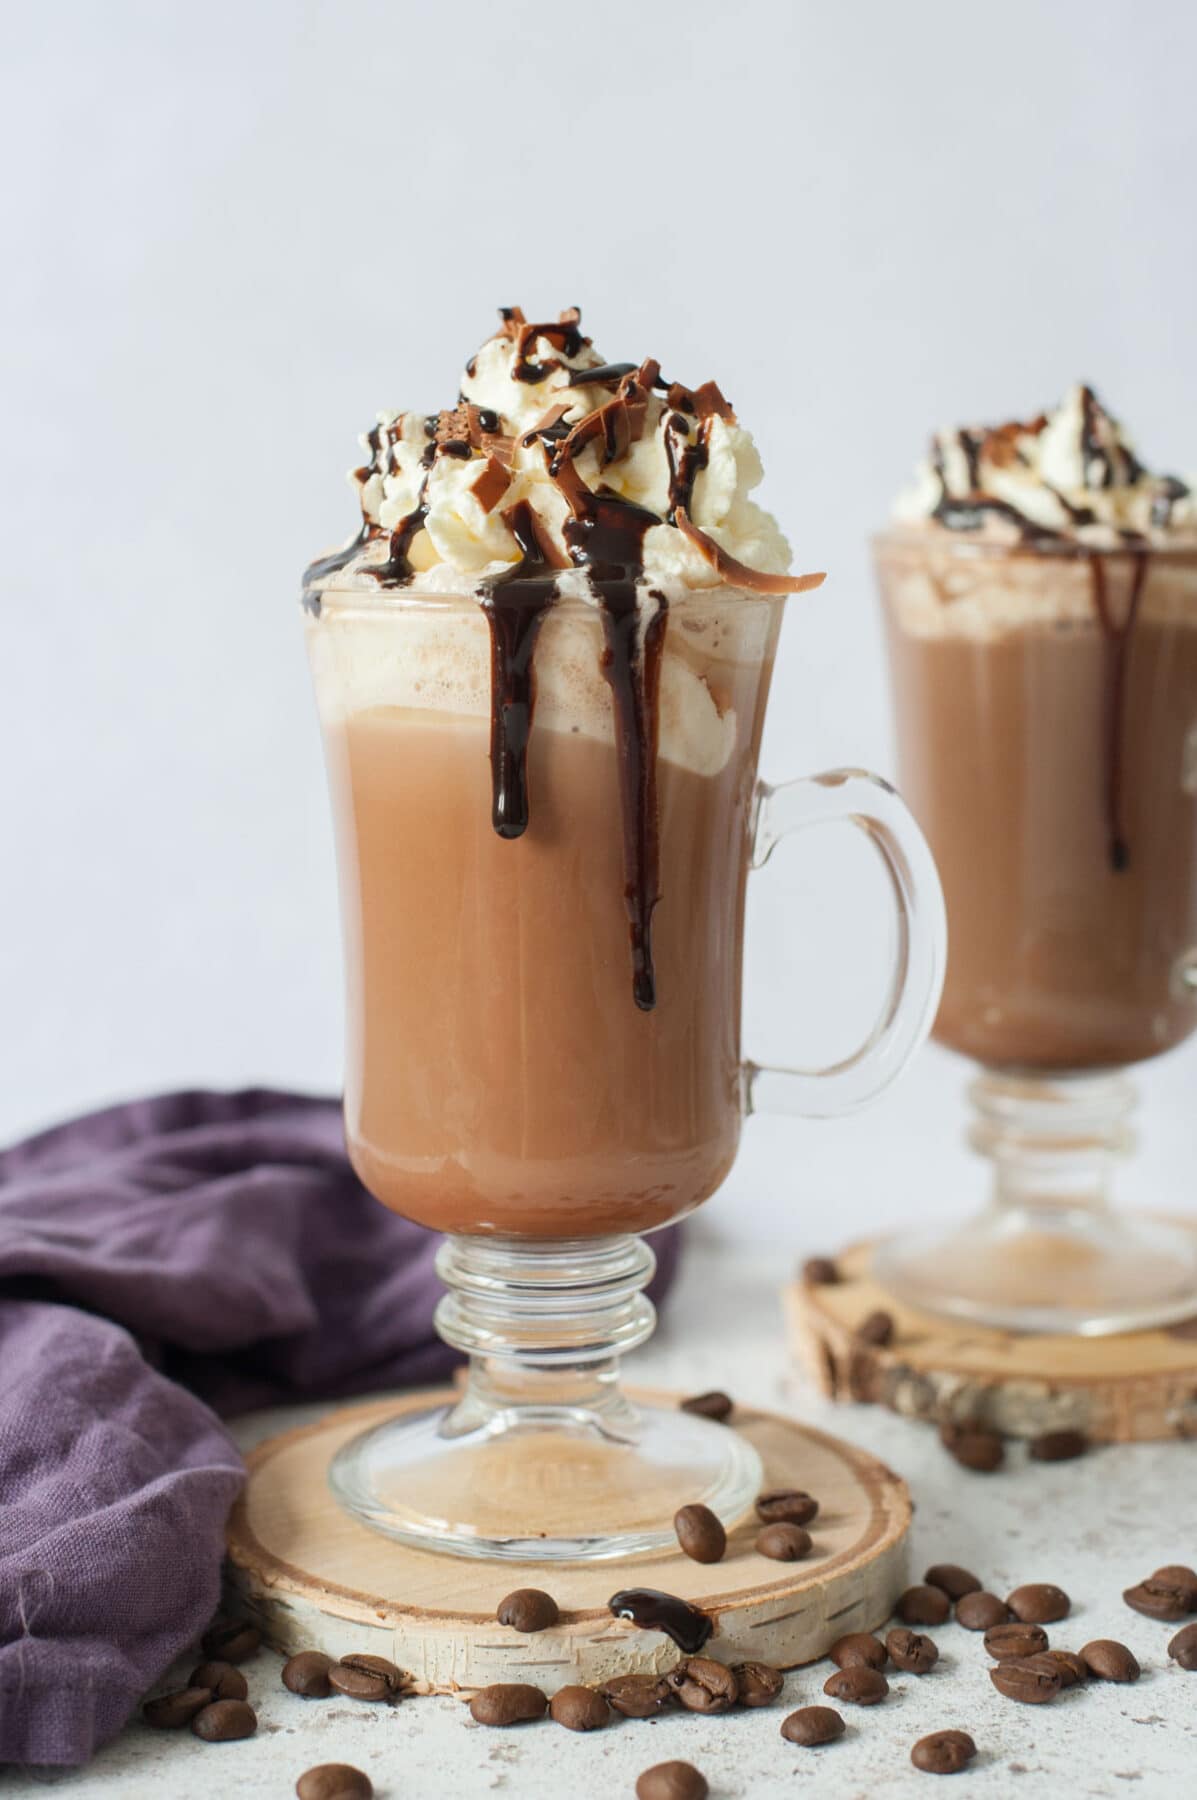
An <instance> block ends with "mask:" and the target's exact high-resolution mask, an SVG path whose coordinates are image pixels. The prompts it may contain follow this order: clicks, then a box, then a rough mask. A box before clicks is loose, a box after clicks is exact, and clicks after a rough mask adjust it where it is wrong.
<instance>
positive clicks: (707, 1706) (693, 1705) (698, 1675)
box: [666, 1656, 740, 1713]
mask: <svg viewBox="0 0 1197 1800" xmlns="http://www.w3.org/2000/svg"><path fill="white" fill-rule="evenodd" d="M666 1680H667V1681H668V1683H669V1685H670V1687H671V1688H672V1689H673V1691H674V1693H675V1694H676V1695H677V1697H678V1700H679V1701H680V1702H681V1704H682V1705H683V1706H684V1707H685V1709H686V1711H687V1712H697V1713H720V1712H727V1711H729V1709H730V1708H731V1707H733V1706H734V1705H735V1704H736V1699H737V1697H738V1695H739V1691H740V1690H739V1684H738V1682H737V1681H736V1677H735V1675H734V1674H733V1673H732V1671H731V1670H730V1669H729V1668H728V1667H727V1666H726V1664H724V1663H719V1662H715V1660H714V1659H713V1658H712V1657H709V1656H687V1657H686V1658H685V1659H684V1661H682V1662H680V1663H678V1665H677V1667H676V1668H673V1669H670V1671H669V1674H668V1675H667V1676H666Z"/></svg>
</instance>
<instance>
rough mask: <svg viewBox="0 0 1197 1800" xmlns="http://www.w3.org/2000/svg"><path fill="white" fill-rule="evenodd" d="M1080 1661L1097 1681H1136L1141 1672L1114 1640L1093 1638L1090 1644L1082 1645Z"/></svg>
mask: <svg viewBox="0 0 1197 1800" xmlns="http://www.w3.org/2000/svg"><path fill="white" fill-rule="evenodd" d="M1081 1661H1082V1662H1083V1663H1084V1665H1085V1667H1086V1668H1087V1669H1088V1671H1089V1673H1090V1675H1096V1677H1097V1679H1098V1680H1099V1681H1138V1679H1139V1676H1140V1675H1141V1674H1142V1672H1143V1671H1142V1670H1141V1669H1140V1667H1139V1665H1138V1663H1137V1662H1136V1660H1135V1658H1134V1657H1133V1656H1132V1655H1131V1653H1130V1651H1129V1650H1128V1649H1127V1647H1126V1645H1125V1644H1120V1643H1119V1642H1118V1641H1117V1639H1116V1638H1094V1640H1093V1642H1092V1643H1091V1644H1084V1645H1082V1647H1081Z"/></svg>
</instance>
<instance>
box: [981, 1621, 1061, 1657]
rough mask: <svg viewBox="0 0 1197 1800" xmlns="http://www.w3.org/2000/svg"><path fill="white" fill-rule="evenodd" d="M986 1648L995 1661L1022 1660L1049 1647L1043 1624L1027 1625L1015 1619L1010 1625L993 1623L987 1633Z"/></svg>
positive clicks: (1036, 1654)
mask: <svg viewBox="0 0 1197 1800" xmlns="http://www.w3.org/2000/svg"><path fill="white" fill-rule="evenodd" d="M985 1648H986V1650H987V1651H988V1652H989V1654H990V1656H992V1657H993V1659H994V1661H995V1662H1021V1661H1022V1660H1023V1658H1024V1657H1027V1656H1038V1655H1039V1654H1040V1653H1041V1652H1042V1651H1044V1650H1046V1649H1047V1633H1046V1631H1044V1629H1043V1627H1042V1625H1026V1624H1023V1623H1022V1621H1021V1620H1018V1619H1014V1620H1012V1621H1011V1623H1010V1624H1009V1625H993V1626H991V1627H990V1629H989V1630H988V1631H987V1632H986V1633H985Z"/></svg>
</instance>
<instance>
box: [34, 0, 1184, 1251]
mask: <svg viewBox="0 0 1197 1800" xmlns="http://www.w3.org/2000/svg"><path fill="white" fill-rule="evenodd" d="M1195 66H1197V12H1194V11H1193V10H1192V9H1191V8H1186V7H1182V6H1179V5H1177V4H1175V3H1173V0H1142V3H1141V4H1140V5H1139V6H1137V7H1135V8H1131V7H1128V6H1126V5H1125V4H1121V3H1119V0H1090V3H1080V0H1055V3H1054V4H1053V5H1051V6H1050V7H1049V6H1045V5H1042V4H1038V3H1036V0H1006V4H1004V5H1003V6H1002V7H1000V8H997V7H989V8H980V7H961V6H959V5H956V4H947V3H946V0H932V3H923V4H919V3H917V0H916V3H915V4H911V5H908V6H901V7H899V6H895V5H892V4H890V3H889V0H875V3H873V4H861V3H858V4H855V5H852V6H847V5H833V4H829V3H828V0H806V3H801V4H785V3H783V0H776V3H772V4H770V3H769V0H739V3H738V4H736V5H735V6H729V5H727V4H723V3H721V4H710V3H708V0H687V3H684V4H683V3H681V0H671V3H669V4H648V3H647V0H635V3H629V0H608V3H607V4H604V5H603V6H602V7H581V6H577V7H568V8H567V7H551V6H547V5H545V4H544V3H543V0H537V3H536V4H525V3H524V0H512V3H509V4H507V5H503V6H500V5H496V4H493V0H491V3H487V0H454V3H453V4H451V5H450V4H441V5H436V4H431V3H429V4H399V3H398V0H356V3H355V4H354V5H352V6H348V5H340V4H335V3H334V0H328V3H326V4H297V3H294V0H241V3H240V4H237V5H232V4H230V3H229V0H208V3H207V4H205V5H204V6H202V7H184V6H181V5H170V4H168V5H163V4H161V3H160V0H145V3H143V4H137V3H135V0H107V3H106V4H105V5H103V6H100V5H97V4H95V3H94V0H59V3H58V4H57V5H55V6H54V7H52V8H32V7H28V8H22V9H20V12H19V14H16V15H14V17H13V18H11V19H10V20H9V21H8V24H7V26H6V31H5V56H4V73H3V83H4V92H3V95H2V97H0V134H2V135H3V139H4V140H5V143H4V145H3V149H4V153H5V162H6V167H7V178H6V181H5V183H4V189H3V197H2V201H0V204H2V205H3V208H4V211H5V214H6V215H7V216H6V219H5V222H4V242H5V245H6V255H5V270H4V275H3V280H2V281H0V307H2V308H3V314H4V330H3V332H2V334H0V357H2V359H3V367H4V377H5V388H6V396H7V397H6V399H5V401H4V408H3V412H4V419H5V425H6V427H7V429H6V431H5V432H4V434H3V441H4V448H3V455H4V459H5V461H4V467H3V471H2V480H3V489H2V491H3V494H4V496H5V500H6V502H7V512H6V517H7V529H6V542H7V558H8V561H9V564H10V569H11V577H10V580H9V583H8V589H7V593H6V596H5V601H4V606H3V613H2V618H3V625H2V637H0V748H2V750H3V759H4V760H3V781H2V783H0V808H2V815H0V829H2V832H3V836H2V839H0V841H2V842H3V846H4V858H3V875H2V879H0V1018H2V1033H0V1136H4V1137H8V1136H11V1135H13V1134H16V1133H18V1132H20V1131H22V1130H24V1129H25V1128H27V1127H30V1126H33V1125H36V1124H39V1123H41V1122H44V1121H47V1120H49V1119H51V1118H53V1117H56V1116H58V1115H61V1114H63V1113H65V1112H67V1111H68V1110H70V1109H73V1108H77V1107H81V1106H85V1105H88V1104H92V1103H95V1102H100V1101H104V1100H107V1099H110V1098H113V1097H117V1096H121V1095H125V1094H128V1093H130V1092H133V1091H135V1090H140V1089H147V1088H158V1087H164V1086H169V1085H172V1084H175V1083H180V1082H212V1083H218V1084H228V1083H236V1082H240V1081H243V1080H264V1081H271V1082H278V1083H293V1084H297V1085H299V1086H302V1087H305V1088H324V1087H331V1086H332V1085H333V1084H334V1083H335V1082H336V1079H337V1072H338V1066H339V1058H340V1004H339V970H338V946H337V924H336V903H335V891H334V881H333V866H332V853H331V843H330V836H329V829H328V822H327V817H326V810H325V799H324V792H323V785H322V772H321V767H320V757H319V749H318V744H317V739H316V732H315V727H314V722H313V718H312V714H311V707H310V702H309V697H308V691H307V682H306V673H305V669H304V666H303V661H302V657H301V651H300V634H299V628H298V614H297V609H296V605H295V594H296V584H297V578H298V573H299V571H300V569H301V568H302V567H303V565H304V563H305V562H306V561H307V560H308V558H309V557H310V556H311V555H312V554H313V553H314V552H315V551H316V550H318V549H319V548H321V547H322V546H324V545H326V544H328V543H330V542H332V541H336V540H339V539H340V538H341V537H342V536H344V535H346V534H347V532H348V531H349V529H350V528H351V525H352V518H353V502H352V499H351V496H350V495H349V493H348V490H347V489H346V488H345V487H344V485H343V481H342V471H343V470H344V469H345V468H346V467H348V465H349V463H350V462H351V461H352V460H354V449H355V434H356V432H357V431H358V430H360V429H362V428H363V427H365V426H367V425H368V424H369V423H370V422H371V420H372V417H373V414H374V412H375V410H376V409H377V408H378V407H379V406H383V405H406V404H409V403H410V404H414V405H418V406H421V407H429V408H431V407H435V406H437V405H439V404H442V403H446V402H448V401H450V400H451V399H452V397H453V395H454V393H455V391H456V376H457V372H458V369H459V367H460V365H461V363H462V362H463V360H464V358H465V356H466V355H467V354H468V353H469V351H470V350H471V349H472V348H474V347H475V345H476V344H477V342H478V341H479V340H480V339H481V338H482V337H483V336H485V335H486V334H487V333H488V332H489V330H490V329H491V321H492V317H493V310H492V309H493V308H494V306H495V305H497V304H498V303H500V302H512V301H514V302H518V303H521V304H523V305H524V306H525V307H526V308H528V309H530V310H533V309H534V310H544V309H549V308H552V309H556V308H557V307H559V306H560V305H564V304H567V303H570V302H573V301H579V302H580V303H581V304H582V305H583V308H584V312H585V318H586V321H587V323H588V325H589V326H590V328H591V329H592V331H593V332H594V334H595V336H596V339H597V342H598V345H599V347H600V349H602V350H603V351H604V352H605V353H606V354H607V355H609V356H611V357H613V358H615V357H626V356H633V357H639V356H641V355H643V354H647V353H653V354H656V355H659V356H660V358H661V359H662V361H663V362H664V364H665V366H666V368H667V370H669V371H670V372H673V371H676V372H677V373H678V375H679V376H680V377H682V378H684V379H687V380H695V381H697V380H700V379H702V378H703V377H705V376H707V375H714V376H716V377H717V378H718V380H719V381H720V382H721V384H722V385H723V386H724V388H725V390H726V391H727V392H728V393H729V394H730V395H731V396H732V398H733V400H734V401H735V403H736V405H737V407H738V408H739V410H740V413H741V416H742V417H743V418H744V419H745V421H746V422H747V423H748V424H749V425H750V426H751V427H752V428H753V430H754V431H755V432H756V434H757V437H758V440H759V442H760V445H761V448H762V451H763V454H764V457H765V462H766V466H767V469H768V472H769V473H768V480H767V486H766V489H765V490H764V493H763V496H762V497H763V498H764V499H765V500H766V502H767V503H768V504H770V505H772V506H773V508H774V509H775V510H776V511H777V513H778V514H779V515H780V516H781V518H782V520H783V522H784V524H785V525H786V527H787V529H788V531H789V532H790V535H791V537H792V539H793V541H794V543H795V546H796V551H797V555H798V557H799V559H800V562H801V564H802V565H803V566H805V567H827V568H829V569H830V570H831V571H832V579H831V580H830V581H829V582H828V584H827V586H826V588H825V589H824V590H823V591H822V592H821V593H819V594H817V595H815V596H813V597H812V598H809V599H805V600H801V601H799V602H798V603H797V604H796V605H795V607H794V611H793V617H792V619H791V622H790V624H789V626H788V628H787V634H786V640H785V646H784V650H783V654H782V659H781V665H780V667H779V671H778V679H777V688H776V690H775V701H774V709H773V716H772V722H771V725H770V728H769V732H768V736H767V740H766V747H765V756H764V769H765V773H766V774H767V775H768V776H769V777H771V778H774V779H776V778H779V777H781V776H782V775H785V774H788V773H796V772H805V771H810V770H813V769H815V768H819V767H824V766H827V765H831V764H835V763H839V762H845V761H852V762H865V763H871V764H872V765H874V766H876V767H877V768H879V769H880V770H882V771H883V772H884V771H886V770H888V769H889V768H890V767H891V752H890V741H889V731H888V715H887V707H886V700H885V689H884V682H883V670H882V664H881V657H880V639H879V631H878V625H877V619H876V616H875V611H874V604H873V600H872V596H871V591H870V581H869V575H868V567H867V561H866V554H865V549H864V540H865V536H866V534H867V532H868V530H869V528H870V527H871V526H872V525H874V524H875V523H877V522H878V521H879V520H880V518H881V517H882V515H883V513H884V510H885V508H886V505H887V503H888V500H889V497H890V495H891V493H892V491H893V490H894V489H895V488H896V487H897V486H898V485H899V484H900V483H901V482H902V481H903V480H904V479H905V477H906V474H907V472H908V469H909V467H910V465H911V463H912V461H913V460H914V458H915V456H916V455H917V453H918V451H919V449H920V447H921V445H922V442H923V440H924V437H925V434H926V432H927V431H928V429H929V428H930V427H931V426H932V425H934V424H936V423H940V422H950V421H958V420H961V419H964V418H975V417H981V418H985V417H991V416H1007V415H1008V414H1010V413H1011V412H1014V411H1024V410H1027V409H1029V410H1031V411H1034V410H1037V409H1038V408H1039V407H1041V406H1043V405H1044V404H1047V403H1050V402H1051V401H1052V400H1053V399H1054V398H1055V397H1056V396H1058V395H1059V394H1060V393H1061V391H1062V390H1063V388H1064V387H1065V385H1066V384H1067V383H1068V382H1069V381H1070V380H1072V379H1073V378H1075V377H1076V376H1078V375H1079V376H1083V377H1085V378H1087V379H1089V380H1091V381H1093V382H1095V383H1096V384H1098V386H1099V388H1100V390H1101V391H1102V393H1103V395H1104V396H1105V397H1106V398H1107V399H1108V401H1109V402H1110V403H1111V404H1112V405H1113V407H1114V409H1115V410H1116V411H1118V412H1121V413H1122V414H1123V415H1124V416H1125V417H1126V418H1127V419H1128V420H1129V422H1130V424H1131V425H1132V427H1133V428H1134V430H1135V432H1136V435H1137V437H1138V440H1139V443H1140V447H1141V449H1142V450H1143V451H1144V452H1145V453H1146V455H1147V457H1148V459H1149V460H1151V461H1152V462H1153V463H1156V464H1158V465H1161V466H1164V467H1169V468H1170V467H1173V466H1179V467H1181V468H1182V469H1183V468H1185V467H1188V468H1192V467H1193V466H1194V465H1195V464H1197V357H1195V355H1194V292H1195V290H1197V248H1195V226H1194V213H1195V206H1194V172H1195V170H1197V125H1195V117H1197V109H1195V108H1194V103H1193V69H1194V67H1195ZM808 846H809V840H808V841H807V845H805V846H804V847H803V850H802V852H801V853H799V851H798V850H797V849H795V850H794V851H793V852H792V853H789V854H782V855H780V856H779V857H778V858H777V859H775V864H774V866H772V867H771V868H770V871H769V872H768V874H766V875H764V876H762V877H760V878H759V881H758V888H759V891H758V893H757V896H756V899H755V901H754V904H753V908H752V913H751V918H750V925H751V927H752V939H753V941H752V947H751V949H750V952H749V959H748V977H749V1002H748V1009H747V1045H748V1048H749V1049H750V1050H751V1051H752V1052H753V1053H754V1054H757V1055H758V1056H761V1055H768V1054H771V1053H772V1054H778V1055H783V1056H784V1055H785V1054H786V1053H787V1052H789V1053H790V1054H791V1055H792V1056H794V1057H801V1056H811V1057H813V1056H816V1055H821V1053H822V1052H823V1051H824V1050H825V1049H826V1050H833V1049H842V1048H843V1047H844V1046H845V1044H846V1043H847V1042H848V1041H849V1040H850V1039H851V1037H852V1035H853V1032H854V1031H855V1029H856V1027H857V1026H858V1025H859V1022H860V1020H861V1019H862V1018H863V1016H864V1014H865V1013H866V1012H867V1010H868V1003H869V997H870V993H871V992H872V991H873V990H874V984H875V982H876V979H877V974H878V968H879V950H878V948H877V946H878V943H879V941H880V940H879V930H880V919H881V910H880V907H881V896H880V888H879V886H876V885H874V884H873V881H872V878H871V872H869V871H868V870H867V866H864V867H862V864H861V862H860V860H859V857H858V855H857V854H856V853H853V852H851V851H850V850H848V849H844V850H840V849H839V848H838V847H837V846H835V845H832V846H831V847H830V850H829V854H828V857H827V860H826V862H820V863H819V864H818V865H816V866H812V864H811V861H810V856H809V847H808ZM845 882H852V883H853V884H854V885H853V887H852V888H851V890H850V891H849V892H848V893H847V894H845V891H844V885H843V884H844V883H845ZM1195 1074H1197V1052H1195V1050H1194V1046H1193V1045H1192V1044H1190V1045H1189V1046H1187V1047H1185V1048H1184V1049H1182V1050H1181V1051H1179V1052H1178V1053H1176V1054H1175V1055H1173V1056H1172V1057H1171V1058H1169V1059H1166V1060H1165V1061H1163V1062H1161V1063H1159V1064H1157V1065H1155V1066H1153V1067H1152V1068H1150V1069H1149V1070H1147V1071H1146V1072H1145V1073H1144V1075H1143V1089H1144V1097H1145V1105H1144V1111H1143V1124H1144V1126H1145V1131H1146V1142H1145V1146H1144V1154H1143V1156H1142V1159H1141V1161H1140V1163H1139V1165H1138V1167H1137V1168H1136V1169H1135V1171H1134V1172H1133V1175H1132V1176H1130V1177H1128V1183H1127V1187H1128V1191H1129V1192H1131V1193H1133V1195H1134V1196H1135V1197H1136V1198H1138V1199H1141V1200H1143V1201H1153V1200H1154V1201H1163V1200H1167V1201H1169V1202H1172V1201H1175V1199H1176V1198H1177V1197H1178V1196H1179V1197H1180V1199H1181V1200H1182V1201H1183V1200H1185V1199H1187V1197H1188V1195H1189V1193H1190V1192H1191V1189H1192V1166H1193V1154H1194V1149H1195V1148H1197V1146H1195V1143H1194V1137H1195V1133H1194V1125H1193V1112H1192V1108H1191V1096H1192V1093H1193V1086H1194V1076H1195ZM963 1075H964V1071H963V1068H962V1067H961V1065H959V1064H957V1063H956V1062H955V1061H954V1060H953V1059H952V1058H950V1057H949V1056H947V1055H946V1054H945V1053H941V1052H938V1051H934V1050H931V1051H927V1052H926V1053H924V1055H923V1056H922V1057H921V1058H920V1060H919V1063H918V1065H917V1066H916V1068H915V1069H914V1070H913V1071H912V1073H911V1074H910V1076H909V1077H908V1078H907V1079H906V1081H905V1082H904V1083H903V1084H902V1085H901V1086H900V1087H899V1089H898V1090H897V1091H896V1092H895V1093H894V1094H892V1095H891V1096H890V1097H889V1098H888V1099H887V1100H886V1101H885V1102H883V1103H882V1104H881V1105H880V1106H879V1107H878V1108H877V1109H876V1110H875V1111H874V1112H873V1113H872V1114H871V1115H870V1116H869V1117H868V1119H867V1120H860V1121H857V1122H854V1123H849V1124H845V1125H839V1126H816V1125H803V1124H796V1123H793V1122H790V1121H759V1122H754V1123H753V1124H752V1125H750V1127H749V1129H748V1133H747V1136H746V1142H745V1149H744V1153H743V1155H742V1158H741V1161H740V1164H739V1166H738V1168H737V1170H736V1172H735V1174H734V1176H733V1177H732V1179H731V1181H730V1182H729V1184H728V1187H727V1189H726V1190H725V1192H724V1194H723V1195H722V1197H721V1198H720V1199H719V1200H718V1201H716V1202H715V1203H714V1205H713V1206H712V1207H711V1209H710V1210H709V1212H708V1214H707V1218H708V1220H709V1221H710V1223H711V1224H713V1225H714V1226H716V1227H722V1228H724V1229H727V1228H730V1227H731V1226H732V1225H733V1224H734V1226H735V1229H736V1230H737V1231H751V1232H753V1233H756V1234H759V1235H761V1236H766V1235H777V1234H779V1233H780V1234H782V1235H783V1236H784V1238H785V1241H787V1242H793V1243H794V1244H798V1243H802V1242H816V1241H818V1240H821V1239H826V1240H831V1239H833V1238H838V1237H840V1236H841V1235H842V1234H843V1232H844V1231H845V1230H847V1229H850V1228H852V1227H854V1226H857V1225H860V1226H864V1225H868V1224H871V1223H874V1222H876V1221H880V1220H883V1219H892V1218H896V1217H899V1216H901V1215H903V1214H908V1213H909V1212H911V1211H912V1210H917V1211H921V1212H931V1211H947V1210H949V1209H951V1208H953V1207H955V1206H958V1205H959V1204H960V1202H961V1199H962V1196H963V1194H964V1190H965V1189H966V1187H968V1186H970V1185H972V1184H976V1183H977V1182H978V1181H979V1179H980V1174H979V1171H978V1170H976V1169H974V1168H973V1166H972V1165H971V1164H970V1162H969V1160H968V1158H967V1156H966V1154H965V1152H964V1151H963V1150H962V1149H961V1147H960V1145H959V1141H958V1139H959V1124H960V1111H959V1090H960V1087H961V1083H962V1079H963ZM795 1201H797V1202H799V1203H800V1205H801V1207H802V1209H803V1211H802V1212H799V1210H798V1208H797V1207H795V1206H794V1202H795Z"/></svg>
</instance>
